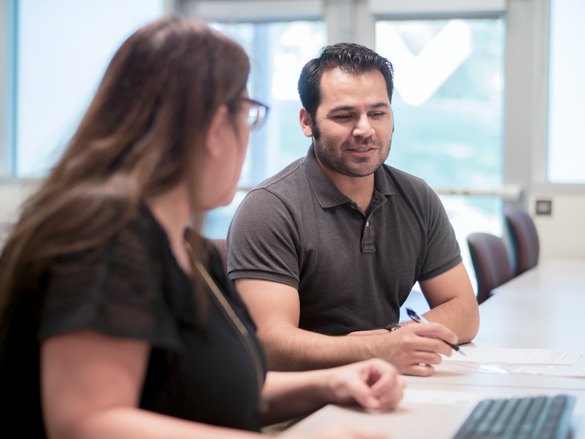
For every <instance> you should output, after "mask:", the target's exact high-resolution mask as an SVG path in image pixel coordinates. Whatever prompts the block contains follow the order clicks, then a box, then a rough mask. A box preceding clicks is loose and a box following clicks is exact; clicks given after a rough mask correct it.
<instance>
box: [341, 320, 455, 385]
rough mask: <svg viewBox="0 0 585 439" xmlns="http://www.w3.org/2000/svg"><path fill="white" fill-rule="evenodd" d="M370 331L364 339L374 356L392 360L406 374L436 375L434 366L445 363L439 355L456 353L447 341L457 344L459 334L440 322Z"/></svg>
mask: <svg viewBox="0 0 585 439" xmlns="http://www.w3.org/2000/svg"><path fill="white" fill-rule="evenodd" d="M366 332H371V337H368V338H365V339H364V342H365V343H367V344H368V346H369V349H370V351H371V353H372V355H373V356H374V357H378V358H382V359H384V360H386V361H389V362H390V363H392V364H393V365H394V366H396V367H397V368H398V370H399V371H400V373H403V374H405V375H419V376H429V375H432V374H433V372H434V370H435V369H434V368H433V366H432V365H433V364H439V363H440V362H441V357H440V355H439V354H443V355H447V356H451V353H452V350H451V348H450V347H449V346H448V345H447V344H446V343H444V342H443V340H444V341H448V342H449V343H453V344H456V343H457V336H456V335H455V334H454V333H453V332H451V331H450V330H449V329H447V328H446V327H444V326H443V325H441V324H439V323H429V324H428V325H427V324H425V325H414V324H409V325H404V326H403V327H402V328H400V329H397V330H395V331H392V332H389V331H386V333H381V332H379V331H366ZM349 336H350V337H354V336H356V335H353V334H351V335H349Z"/></svg>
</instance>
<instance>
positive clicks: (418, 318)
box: [406, 308, 467, 357]
mask: <svg viewBox="0 0 585 439" xmlns="http://www.w3.org/2000/svg"><path fill="white" fill-rule="evenodd" d="M406 313H407V314H408V317H410V318H411V319H412V320H414V321H415V322H416V323H429V321H428V320H427V319H425V318H424V317H421V316H419V315H418V314H417V313H415V312H414V311H413V310H412V309H410V308H406ZM441 341H442V342H443V343H446V344H448V345H449V346H451V348H452V349H453V350H454V351H457V352H459V353H460V354H461V355H463V356H464V357H467V355H465V352H463V351H462V350H461V348H460V347H459V346H457V345H456V344H451V343H449V342H448V341H445V340H441Z"/></svg>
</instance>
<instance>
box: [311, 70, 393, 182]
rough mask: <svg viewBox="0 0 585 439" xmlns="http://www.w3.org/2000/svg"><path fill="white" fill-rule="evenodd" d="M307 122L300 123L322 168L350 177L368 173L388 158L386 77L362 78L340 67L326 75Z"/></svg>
mask: <svg viewBox="0 0 585 439" xmlns="http://www.w3.org/2000/svg"><path fill="white" fill-rule="evenodd" d="M307 116H308V114H305V118H306V117H307ZM301 119H302V118H301ZM306 122H307V123H308V125H307V124H303V120H301V124H302V125H303V131H304V132H305V135H312V136H313V143H314V145H315V155H316V156H317V159H318V160H319V162H320V163H321V165H322V166H324V167H325V168H327V169H328V170H329V171H333V172H335V173H338V174H342V175H346V176H349V177H365V176H368V175H370V174H372V173H373V172H374V171H375V170H376V169H378V167H379V166H380V165H382V163H384V160H386V158H387V157H388V154H389V153H390V143H391V141H392V127H393V125H392V123H393V121H392V111H391V109H390V101H389V99H388V92H387V90H386V81H385V80H384V77H383V76H382V74H381V73H380V72H379V71H378V70H372V71H370V72H367V73H364V74H363V75H352V74H349V73H346V72H343V71H342V70H340V69H334V70H329V71H327V72H325V73H324V74H323V76H322V77H321V103H320V105H319V107H318V108H317V113H316V115H315V120H314V121H313V120H310V117H309V118H308V119H306Z"/></svg>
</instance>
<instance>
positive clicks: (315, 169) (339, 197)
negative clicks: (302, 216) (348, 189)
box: [305, 144, 395, 209]
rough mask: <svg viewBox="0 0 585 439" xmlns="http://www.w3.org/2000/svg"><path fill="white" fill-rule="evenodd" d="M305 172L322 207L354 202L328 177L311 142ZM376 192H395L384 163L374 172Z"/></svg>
mask: <svg viewBox="0 0 585 439" xmlns="http://www.w3.org/2000/svg"><path fill="white" fill-rule="evenodd" d="M305 172H306V174H307V177H308V178H309V182H310V184H311V187H312V188H313V192H314V193H315V196H316V197H317V200H318V201H319V204H320V205H321V207H322V208H324V209H326V208H329V207H335V206H339V205H341V204H345V203H353V201H351V200H350V199H349V198H347V197H346V196H345V195H343V194H342V193H341V192H340V191H339V189H337V186H335V185H334V184H333V182H332V181H331V180H330V179H329V177H327V175H326V174H325V172H323V169H321V166H319V162H317V157H315V147H314V146H313V144H311V147H310V148H309V151H308V153H307V156H306V157H305ZM374 193H378V194H381V195H384V196H386V197H389V196H391V195H394V194H395V190H394V188H393V187H392V184H391V183H390V179H389V177H388V175H387V174H386V172H385V171H384V165H382V166H380V167H379V168H378V169H376V171H375V172H374Z"/></svg>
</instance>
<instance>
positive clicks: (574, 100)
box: [547, 0, 585, 183]
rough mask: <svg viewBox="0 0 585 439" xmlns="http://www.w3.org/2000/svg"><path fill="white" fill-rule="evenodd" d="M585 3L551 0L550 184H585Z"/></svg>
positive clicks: (569, 0) (571, 0) (577, 0)
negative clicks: (584, 130)
mask: <svg viewBox="0 0 585 439" xmlns="http://www.w3.org/2000/svg"><path fill="white" fill-rule="evenodd" d="M583 17H585V3H584V2H582V1H579V0H551V2H550V45H549V53H550V55H549V90H548V91H549V107H548V172H547V174H548V181H549V182H551V183H585V167H584V166H583V163H585V147H584V146H583V138H582V133H581V124H582V121H583V120H584V119H585V108H584V107H583V101H585V88H583V87H582V86H581V83H582V81H583V78H584V77H585V55H583V49H582V47H581V44H582V42H583V41H584V40H585V28H584V27H583V25H582V21H583Z"/></svg>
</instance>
